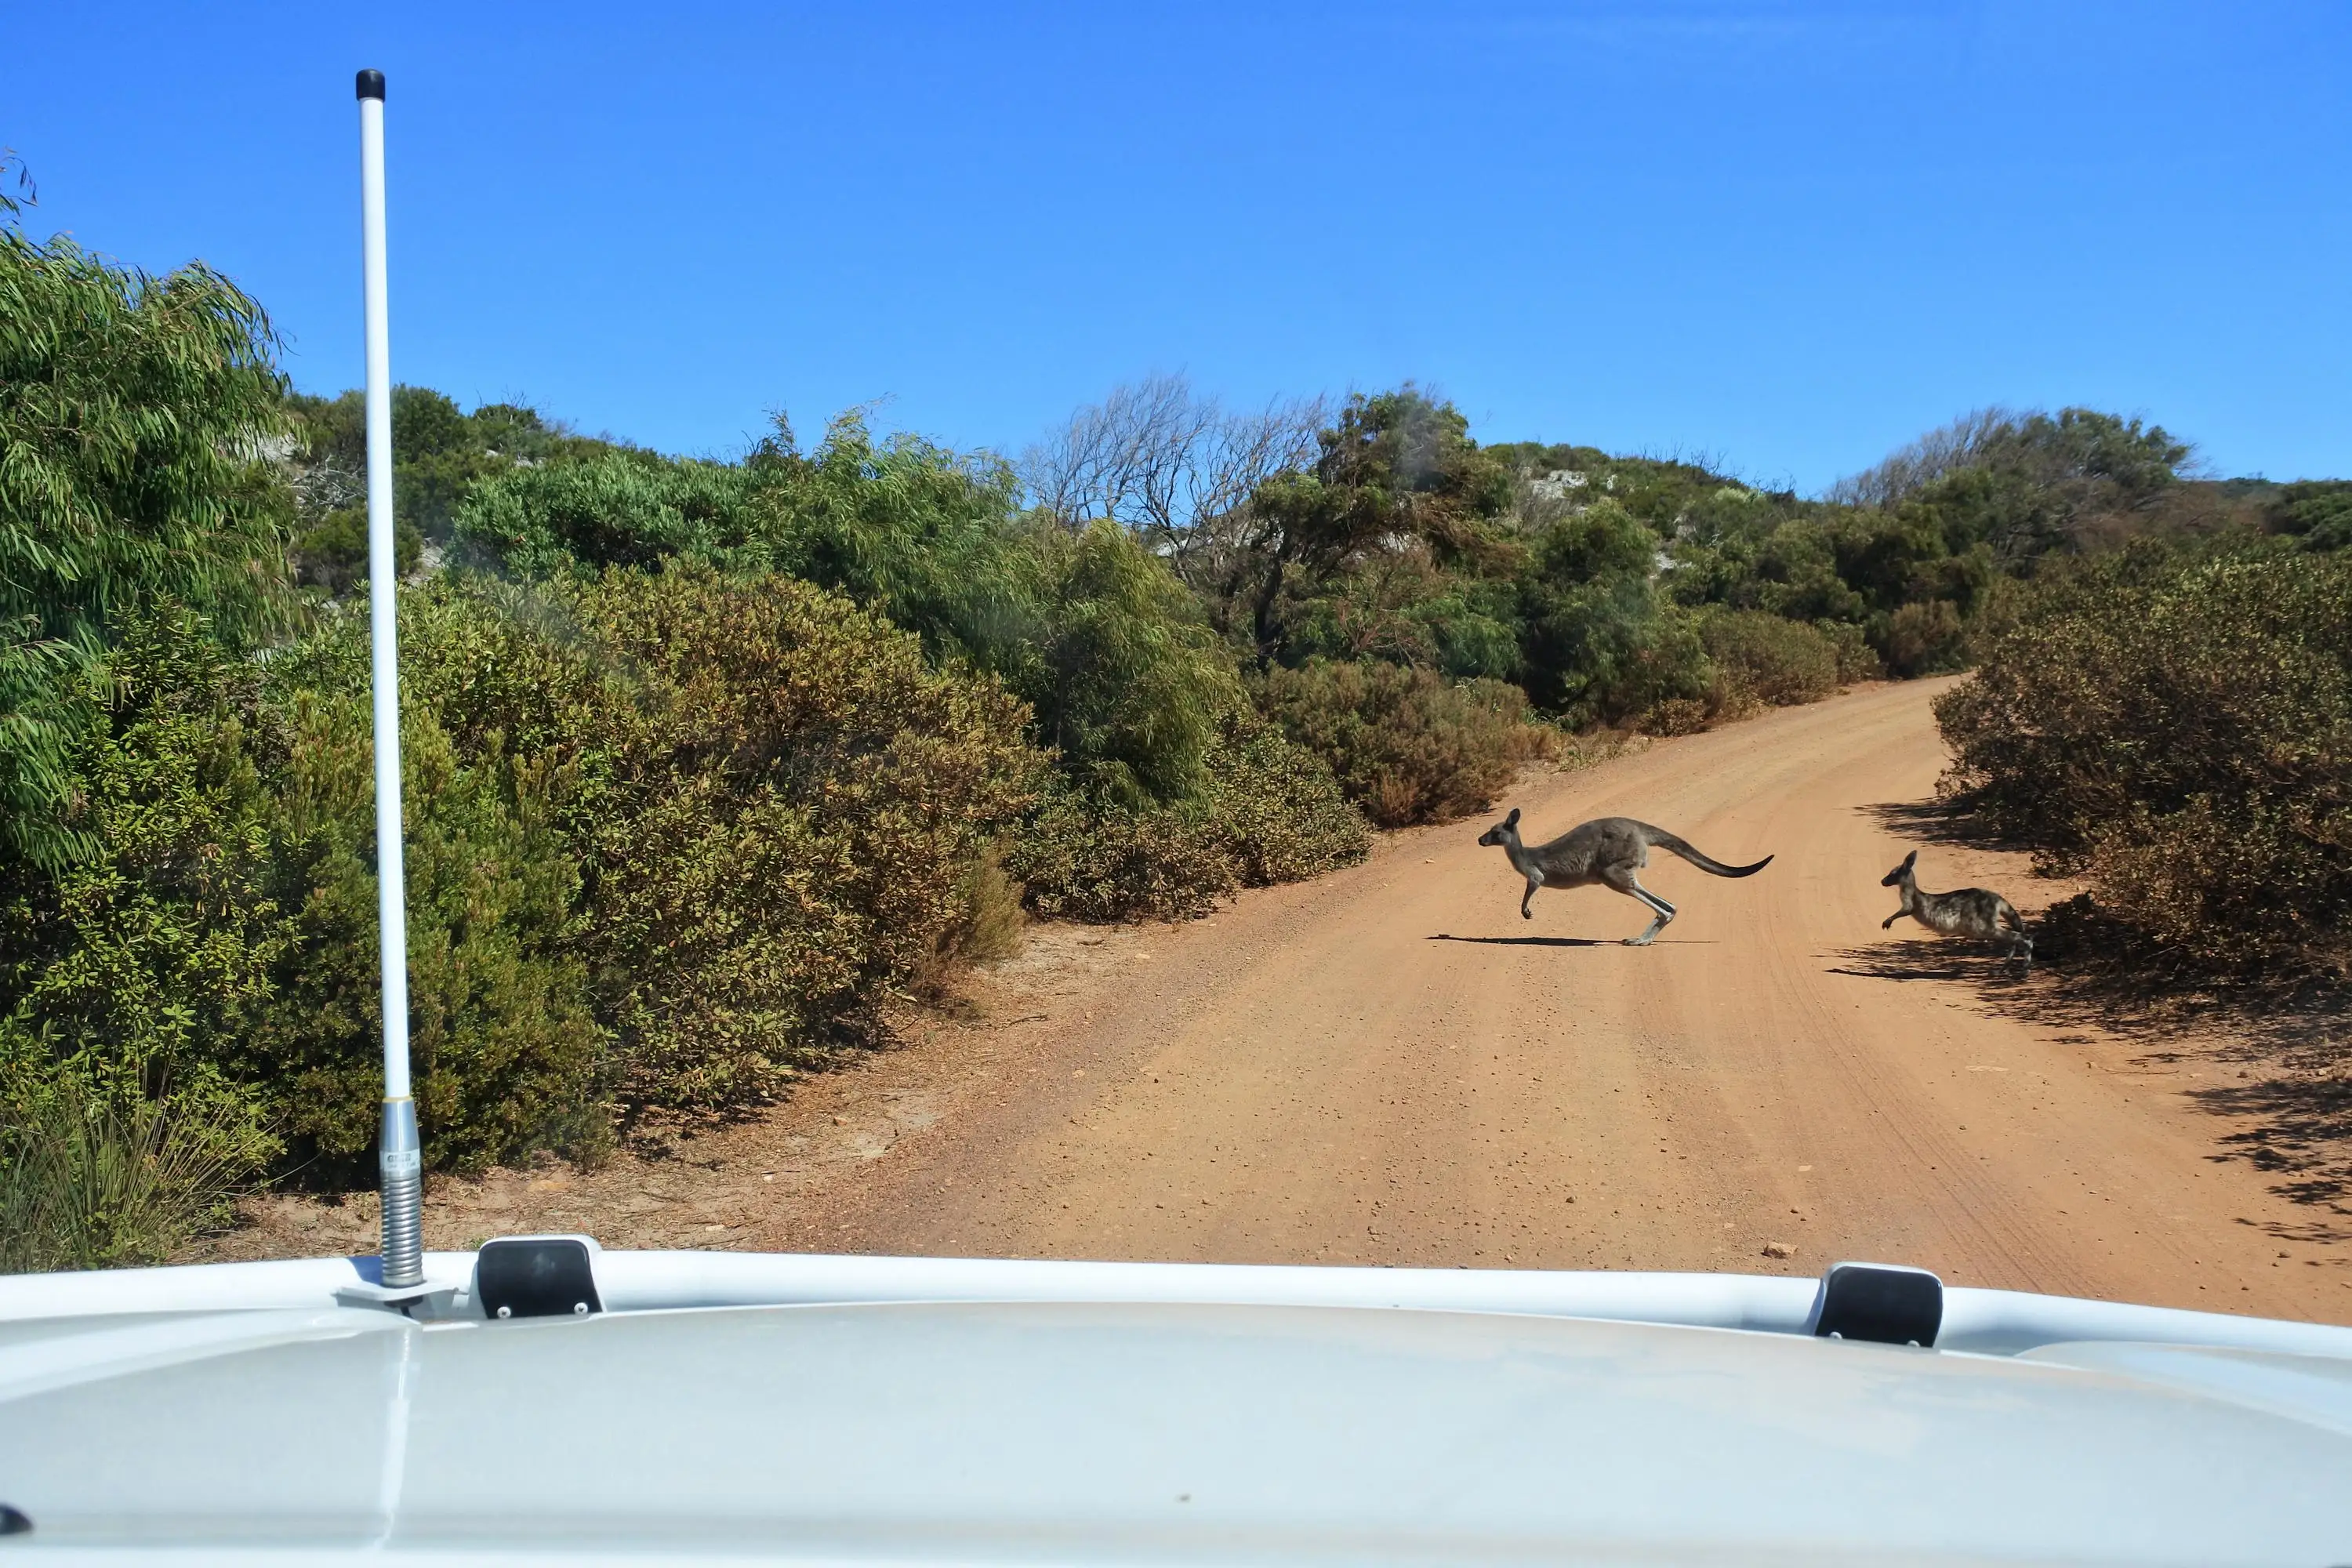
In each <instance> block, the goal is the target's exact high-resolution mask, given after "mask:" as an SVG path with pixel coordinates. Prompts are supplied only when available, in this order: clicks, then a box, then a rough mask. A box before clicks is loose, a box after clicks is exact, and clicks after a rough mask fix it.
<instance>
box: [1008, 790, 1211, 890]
mask: <svg viewBox="0 0 2352 1568" xmlns="http://www.w3.org/2000/svg"><path fill="white" fill-rule="evenodd" d="M1012 867H1013V871H1014V872H1015V874H1016V875H1018V876H1019V877H1020V878H1021V879H1022V881H1023V882H1024V884H1025V885H1026V886H1027V889H1028V897H1029V903H1030V907H1031V908H1033V909H1034V910H1036V911H1037V912H1038V913H1039V914H1041V915H1044V916H1045V917H1046V918H1048V919H1059V920H1075V921H1118V920H1138V919H1141V920H1162V921H1181V920H1193V919H1197V918H1198V917H1199V916H1202V915H1204V914H1206V913H1208V912H1209V910H1212V909H1213V908H1214V907H1215V905H1216V901H1217V900H1219V899H1221V898H1223V897H1224V896H1225V895H1226V894H1228V893H1231V892H1232V891H1233V890H1234V888H1235V887H1237V886H1238V885H1239V883H1240V876H1239V873H1238V872H1237V870H1236V869H1235V868H1234V861H1233V858H1232V857H1231V856H1229V855H1227V854H1226V853H1225V849H1224V846H1223V844H1222V843H1220V842H1219V841H1218V835H1217V832H1216V827H1215V824H1214V822H1213V819H1212V817H1211V815H1210V812H1209V809H1208V806H1207V805H1206V803H1204V802H1202V801H1199V800H1190V801H1182V802H1179V803H1177V804H1176V805H1122V804H1120V803H1118V802H1115V801H1104V800H1099V799H1097V798H1094V797H1092V796H1089V795H1086V794H1084V793H1083V792H1081V791H1080V790H1078V789H1077V788H1076V787H1075V786H1073V785H1071V784H1067V783H1065V782H1063V781H1060V780H1058V779H1057V780H1056V781H1055V783H1054V784H1052V785H1051V786H1050V787H1049V788H1048V789H1047V791H1046V793H1045V799H1044V801H1043V802H1042V803H1041V804H1040V805H1039V806H1038V808H1037V810H1036V813H1035V815H1034V816H1033V817H1032V818H1031V820H1030V822H1029V824H1028V826H1026V827H1025V828H1024V830H1023V832H1022V834H1021V837H1020V838H1019V839H1018V840H1017V841H1016V844H1015V847H1014V849H1013V860H1012Z"/></svg>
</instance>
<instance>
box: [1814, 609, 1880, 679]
mask: <svg viewBox="0 0 2352 1568" xmlns="http://www.w3.org/2000/svg"><path fill="white" fill-rule="evenodd" d="M1812 625H1813V629H1814V630H1815V631H1817V632H1819V633H1821V634H1822V637H1824V638H1825V639H1827V641H1828V643H1829V645H1830V651H1831V652H1832V654H1834V655H1835V656H1836V658H1837V678H1838V684H1839V685H1841V686H1843V685H1846V684H1849V683H1851V682H1853V681H1856V680H1880V679H1885V675H1886V666H1885V664H1884V663H1882V662H1880V660H1879V658H1878V650H1877V649H1876V648H1874V647H1871V646H1870V639H1869V637H1868V636H1867V635H1866V634H1865V633H1864V629H1863V628H1862V627H1861V626H1857V625H1855V624H1854V623H1853V622H1852V621H1815V622H1814V623H1813V624H1812Z"/></svg>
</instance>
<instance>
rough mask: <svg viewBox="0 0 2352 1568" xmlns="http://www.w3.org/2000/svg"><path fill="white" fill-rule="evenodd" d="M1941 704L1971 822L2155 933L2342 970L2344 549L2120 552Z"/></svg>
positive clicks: (2350, 939) (2276, 964)
mask: <svg viewBox="0 0 2352 1568" xmlns="http://www.w3.org/2000/svg"><path fill="white" fill-rule="evenodd" d="M1937 717H1938V719H1939V720H1940V721H1941V722H1942V725H1943V728H1944V733H1945V736H1946V738H1947V740H1948V742H1950V743H1951V745H1952V747H1953V750H1954V753H1955V756H1956V759H1957V761H1956V763H1955V768H1954V774H1953V783H1954V784H1955V785H1956V786H1958V787H1960V788H1963V789H1966V790H1968V791H1969V792H1970V794H1971V795H1972V797H1973V799H1974V801H1975V802H1976V805H1977V806H1978V809H1979V811H1980V812H1981V813H1982V814H1983V815H1984V816H1985V817H1986V818H1987V819H1988V820H1989V821H1990V823H1991V824H1992V825H1993V826H1996V827H1998V828H2000V829H2001V830H2003V831H2005V832H2008V833H2011V834H2013V835H2015V836H2017V837H2021V838H2023V839H2026V840H2027V841H2029V842H2032V843H2034V844H2037V845H2039V846H2040V847H2042V850H2043V852H2044V854H2045V857H2046V858H2047V859H2048V860H2049V861H2050V862H2052V863H2053V864H2054V865H2055V866H2058V867H2064V868H2084V869H2087V870H2088V872H2089V873H2090V876H2091V878H2092V881H2093V887H2094V891H2095V896H2096V898H2097V899H2098V900H2099V901H2100V903H2102V904H2103V905H2105V906H2106V907H2107V908H2108V909H2109V910H2111V911H2113V913H2114V914H2115V915H2116V917H2118V918H2119V919H2121V920H2123V921H2125V922H2126V923H2127V924H2128V925H2129V926H2131V927H2133V928H2136V929H2137V930H2138V931H2141V932H2142V933H2143V934H2144V935H2146V936H2147V938H2148V939H2149V940H2150V941H2151V942H2154V943H2156V944H2157V945H2158V946H2159V947H2160V948H2162V949H2163V950H2165V951H2167V952H2170V953H2172V954H2173V955H2175V956H2176V957H2177V958H2179V960H2181V961H2184V962H2187V963H2192V964H2195V965H2199V966H2202V967H2206V968H2210V969H2221V970H2232V971H2241V972H2244V971H2253V970H2261V969H2264V968H2271V969H2285V970H2293V969H2305V970H2318V971H2322V972H2326V973H2333V974H2336V975H2337V976H2339V977H2341V976H2346V975H2352V933H2348V932H2347V914H2352V561H2347V560H2346V559H2345V558H2343V557H2341V556H2335V555H2312V554H2298V553H2291V552H2259V553H2254V554H2242V555H2239V556H2237V557H2235V558H2226V557H2225V558H2221V559H2216V560H2207V561H2202V562H2199V563H2194V564H2189V565H2186V566H2181V565H2177V564H2171V563H2168V561H2167V559H2166V558H2165V557H2164V556H2162V555H2161V554H2159V553H2158V552H2153V551H2134V552H2126V554H2124V555H2122V556H2119V557H2116V558H2115V559H2113V560H2112V561H2110V562H2107V563H2101V564H2100V566H2098V567H2097V568H2096V569H2095V570H2089V571H2084V572H2082V573H2080V574H2075V575H2074V576H2073V577H2072V578H2071V579H2070V580H2067V581H2065V582H2063V583H2062V584H2059V585H2057V586H2056V587H2053V589H2052V590H2051V591H2050V592H2049V594H2048V595H2047V597H2046V599H2045V601H2044V602H2043V603H2042V604H2041V605H2038V606H2036V607H2034V608H2033V609H2032V610H2030V611H2029V612H2028V613H2027V614H2026V615H2025V616H2023V617H2022V619H2021V621H2020V623H2019V624H2018V626H2016V627H2015V628H2014V629H2013V630H2011V632H2009V633H2008V634H2007V635H2005V636H2003V637H2000V638H1999V639H1997V640H1996V641H1994V642H1993V643H1992V645H1991V646H1990V648H1989V649H1988V651H1987V654H1986V657H1985V658H1984V662H1983V663H1982V664H1981V665H1980V667H1979V671H1978V675H1977V678H1976V679H1974V680H1972V681H1970V682H1969V683H1968V684H1967V685H1964V686H1962V687H1959V688H1958V689H1955V690H1953V691H1951V692H1949V693H1947V694H1946V695H1945V696H1944V697H1943V698H1942V699H1941V700H1939V701H1938V703H1937Z"/></svg>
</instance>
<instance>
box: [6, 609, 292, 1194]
mask: <svg viewBox="0 0 2352 1568" xmlns="http://www.w3.org/2000/svg"><path fill="white" fill-rule="evenodd" d="M118 626H119V629H118V631H117V634H116V637H117V641H118V646H117V647H116V648H115V649H114V651H113V652H112V653H111V654H110V655H109V656H108V657H107V658H105V659H104V660H103V662H102V663H100V664H99V665H95V666H93V667H91V668H89V669H88V670H87V671H86V672H85V673H84V674H83V675H82V676H81V677H80V679H83V680H85V681H87V682H88V683H89V689H87V690H86V691H84V692H83V693H81V694H79V696H78V697H77V698H76V700H77V701H78V702H79V703H82V704H83V705H85V706H86V707H87V708H88V709H89V710H90V711H91V712H92V713H93V714H94V715H95V718H94V720H93V721H92V722H90V723H89V724H88V725H87V726H85V727H83V728H82V729H81V730H80V731H79V733H78V735H77V737H76V742H75V744H74V746H73V748H72V749H71V750H70V751H69V752H68V765H69V769H70V772H69V774H68V776H69V777H70V779H71V780H72V783H73V789H72V795H73V798H74V803H75V804H74V806H73V809H72V813H71V816H70V818H69V820H70V822H71V824H72V826H75V827H76V828H77V829H78V830H79V831H80V832H81V833H83V834H85V835H87V837H88V838H89V840H90V841H91V842H92V843H93V844H95V845H96V846H98V847H99V852H97V853H95V854H90V855H87V856H83V857H80V858H76V859H75V860H74V861H72V862H71V863H69V864H68V866H67V867H66V868H64V869H62V870H60V871H57V872H53V873H52V872H47V871H45V870H44V869H42V868H38V867H37V866H36V865H34V864H32V863H31V862H29V861H26V860H0V1122H5V1121H9V1120H12V1119H14V1118H16V1117H18V1116H24V1117H31V1116H32V1115H33V1114H34V1111H35V1110H36V1109H37V1107H39V1106H40V1105H42V1104H45V1103H46V1102H47V1100H48V1099H49V1098H50V1097H51V1096H53V1095H58V1094H65V1095H68V1096H72V1097H75V1103H76V1104H77V1105H79V1104H82V1103H84V1102H87V1103H88V1104H89V1105H92V1106H95V1107H99V1108H101V1109H104V1110H107V1111H108V1113H114V1112H121V1113H123V1114H129V1113H130V1109H131V1107H132V1106H133V1105H134V1103H135V1102H136V1101H138V1100H142V1098H151V1097H167V1098H169V1099H171V1100H173V1101H174V1102H176V1103H180V1104H184V1105H185V1106H186V1107H188V1108H189V1110H188V1115H187V1118H186V1119H185V1123H186V1125H189V1126H195V1125H198V1124H201V1125H203V1126H205V1127H208V1128H211V1129H213V1130H214V1131H215V1132H216V1133H217V1134H218V1137H219V1140H220V1142H221V1147H220V1149H219V1150H218V1153H219V1157H220V1158H221V1159H222V1161H223V1162H224V1163H226V1164H227V1165H228V1166H230V1167H234V1168H236V1169H239V1170H250V1169H252V1168H254V1167H257V1166H258V1165H259V1164H261V1163H264V1162H266V1161H268V1159H270V1158H272V1157H274V1156H275V1155H276V1153H277V1152H278V1142H277V1139H276V1137H275V1135H274V1133H273V1131H272V1129H271V1127H270V1125H269V1118H268V1114H267V1113H266V1110H265V1108H264V1105H263V1103H262V1100H260V1098H259V1096H258V1095H257V1093H256V1092H255V1089H254V1086H253V1085H252V1084H251V1083H250V1082H249V1081H248V1080H247V1079H244V1078H242V1077H241V1076H239V1075H237V1074H236V1072H235V1071H234V1070H233V1068H231V1067H230V1066H229V1061H228V1058H229V1057H230V1056H231V1054H232V1053H233V1051H234V1050H235V1049H236V1046H237V1044H238V1043H239V1042H241V1041H242V1040H244V1039H245V1038H247V1037H248V1036H249V1035H250V1034H251V1033H252V1032H253V1030H254V1029H255V1028H256V1027H257V1026H258V1024H259V1022H260V1020H261V1019H262V1018H263V1017H264V1016H266V1013H267V1011H268V1006H269V1005H270V1002H271V998H272V995H273V979H274V976H275V974H276V973H277V972H278V967H279V966H280V965H281V964H282V963H283V962H284V961H285V958H286V956H287V954H288V952H289V951H290V947H291V944H292V942H293V939H294V931H293V928H292V924H291V922H290V921H289V919H288V918H287V916H286V915H285V914H284V912H283V911H282V910H281V909H280V907H279V905H278V902H277V901H276V900H275V897H274V891H275V889H274V888H273V885H272V884H273V873H272V866H271V851H272V848H273V845H274V841H275V838H276V837H277V816H276V807H275V803H274V801H273V800H272V798H271V796H270V795H269V792H268V787H267V783H266V778H265V770H266V769H268V768H269V767H271V766H272V758H273V756H274V755H275V754H276V753H278V752H280V751H281V749H282V737H281V736H280V735H279V734H278V733H277V732H276V731H277V728H278V727H277V725H276V724H275V722H274V721H273V717H272V715H271V713H270V711H269V710H268V708H267V706H266V705H265V704H264V703H263V702H262V700H261V698H260V694H259V691H258V689H257V682H256V681H255V679H253V676H252V673H251V670H250V667H248V666H246V665H244V664H242V663H241V662H240V661H237V660H236V659H233V658H230V657H229V656H228V655H227V654H226V652H225V651H224V650H223V649H222V648H221V647H220V646H219V644H218V643H217V642H216V641H215V640H214V639H213V637H211V636H210V628H209V627H208V626H207V625H206V624H205V621H204V620H203V619H202V618H201V617H199V616H195V615H194V614H193V613H191V612H188V611H185V610H183V609H168V610H159V611H157V612H154V613H152V614H143V615H137V616H131V617H129V618H128V619H127V620H125V621H122V622H120V623H118Z"/></svg>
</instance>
